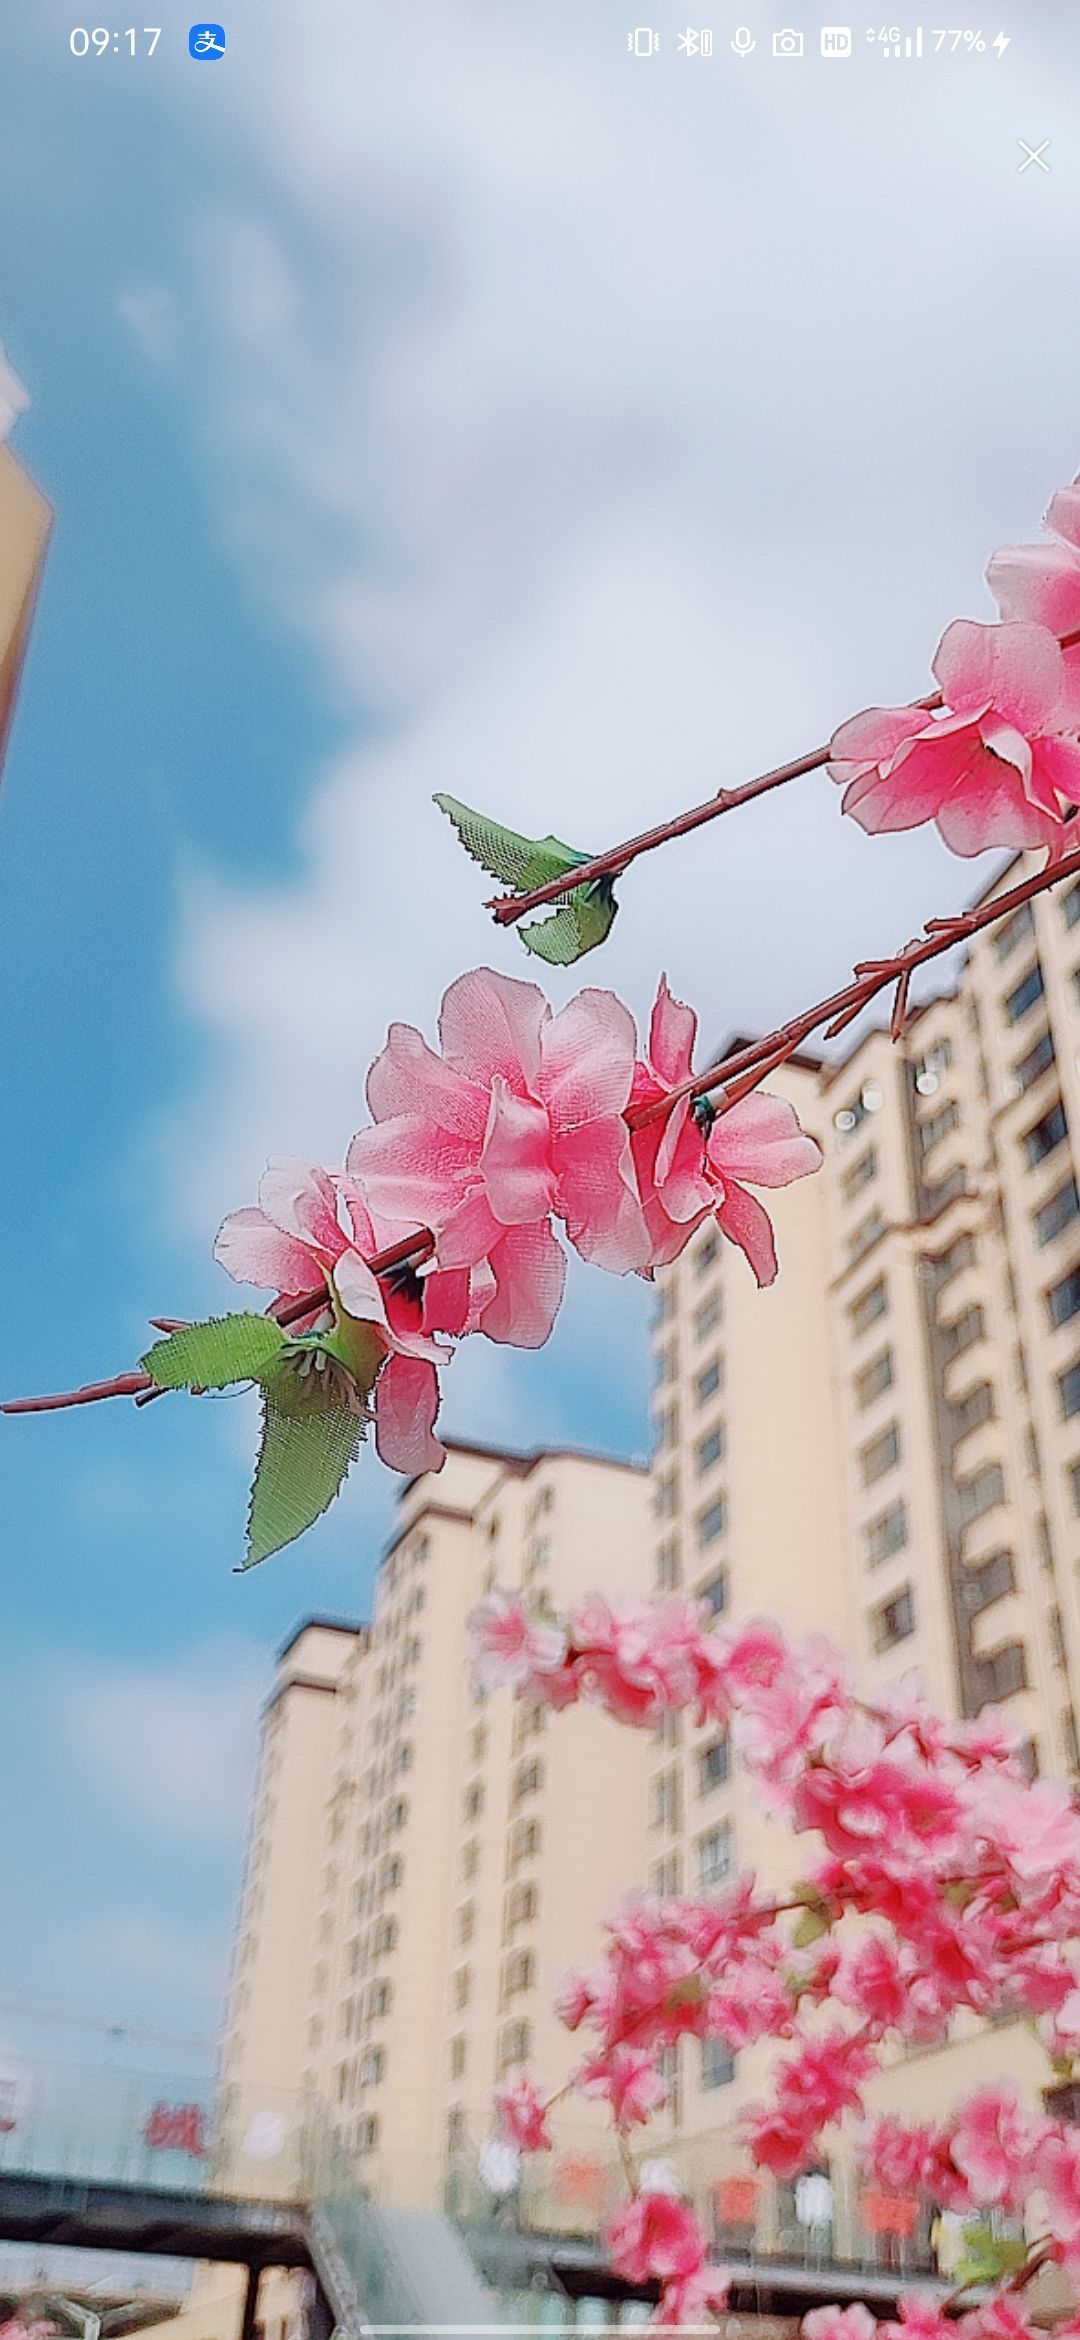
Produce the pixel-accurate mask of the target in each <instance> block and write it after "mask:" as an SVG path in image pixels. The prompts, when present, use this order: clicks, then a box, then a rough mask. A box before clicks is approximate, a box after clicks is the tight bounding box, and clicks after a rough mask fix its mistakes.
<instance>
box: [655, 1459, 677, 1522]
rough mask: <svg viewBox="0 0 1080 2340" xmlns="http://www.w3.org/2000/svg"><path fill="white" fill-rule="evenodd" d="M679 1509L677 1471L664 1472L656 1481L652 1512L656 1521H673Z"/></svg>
mask: <svg viewBox="0 0 1080 2340" xmlns="http://www.w3.org/2000/svg"><path fill="white" fill-rule="evenodd" d="M678 1508H679V1474H678V1471H666V1472H665V1473H664V1475H663V1477H662V1478H659V1479H657V1481H656V1485H655V1487H654V1489H653V1510H654V1512H655V1513H656V1516H657V1519H674V1517H675V1513H676V1512H677V1511H678Z"/></svg>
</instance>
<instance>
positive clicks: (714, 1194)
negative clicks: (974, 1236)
mask: <svg viewBox="0 0 1080 2340" xmlns="http://www.w3.org/2000/svg"><path fill="white" fill-rule="evenodd" d="M696 1032H697V1018H696V1016H695V1015H694V1013H693V1011H692V1010H691V1009H690V1008H687V1007H683V1006H682V1005H681V1004H680V1003H679V1002H678V1001H677V1000H675V999H673V998H672V995H671V993H670V991H669V990H668V987H667V982H666V979H663V978H662V979H661V983H660V988H659V992H658V994H657V998H656V1003H655V1006H654V1008H653V1012H652V1019H651V1024H650V1030H649V1041H648V1048H647V1052H646V1054H645V1055H644V1056H643V1057H639V1055H638V1040H637V1033H636V1030H635V1026H634V1020H633V1017H632V1016H631V1014H630V1011H629V1009H628V1008H626V1007H624V1006H623V1004H622V1002H621V1001H620V1000H618V999H617V998H616V997H615V994H614V992H610V991H598V990H586V991H580V992H578V993H577V995H576V997H575V998H573V999H571V1000H570V1001H568V1003H567V1005H566V1006H565V1007H563V1008H560V1009H559V1011H558V1013H557V1014H553V1013H552V1011H551V1009H550V1007H549V1006H548V1004H547V1001H546V1000H545V998H544V995H543V993H542V992H541V991H540V990H539V989H538V988H537V986H536V984H534V983H523V982H519V981H517V980H515V979H513V978H511V977H509V976H505V975H498V974H494V973H493V972H492V971H491V970H490V969H487V968H478V969H476V970H474V972H473V973H472V974H469V975H462V976H460V977H459V978H458V980H457V982H456V983H452V984H451V986H450V989H449V991H448V992H447V993H446V995H445V998H444V1000H443V1003H442V1010H441V1014H440V1018H439V1041H440V1046H439V1049H438V1051H436V1050H434V1049H432V1048H430V1047H429V1046H428V1044H427V1042H426V1041H425V1039H424V1037H423V1035H422V1034H421V1033H420V1032H418V1031H416V1030H415V1029H414V1027H413V1026H412V1025H411V1024H393V1025H391V1027H390V1034H389V1038H388V1040H387V1044H386V1047H385V1049H384V1050H383V1052H382V1054H381V1055H380V1056H378V1057H377V1058H376V1060H375V1063H374V1064H373V1065H372V1067H371V1070H370V1072H369V1074H368V1082H367V1098H368V1105H369V1107H370V1110H371V1123H370V1125H369V1126H368V1127H367V1128H365V1129H362V1130H361V1131H359V1133H358V1134H357V1136H356V1137H354V1138H353V1140H352V1143H351V1145H350V1147H349V1151H348V1155H347V1158H346V1164H345V1168H344V1170H343V1171H335V1172H331V1171H327V1170H323V1169H320V1168H317V1167H313V1166H311V1165H308V1164H305V1163H289V1162H286V1163H278V1164H275V1165H273V1166H272V1167H271V1169H270V1170H268V1172H267V1173H266V1176H265V1177H264V1179H263V1181H262V1185H261V1187H260V1190H259V1201H258V1205H257V1206H256V1207H255V1208H252V1209H248V1210H240V1211H234V1212H233V1213H232V1214H231V1216H230V1217H229V1218H227V1219H226V1220H225V1223H224V1225H223V1226H222V1228H221V1231H220V1233H219V1235H218V1239H217V1246H216V1257H217V1258H218V1260H219V1261H220V1262H221V1264H222V1266H224V1267H226V1268H227V1269H228V1271H229V1273H230V1275H232V1276H235V1277H236V1278H237V1279H238V1280H239V1281H240V1282H243V1283H250V1284H257V1285H261V1286H263V1287H265V1288H269V1289H270V1290H271V1291H273V1292H274V1293H275V1294H276V1297H277V1299H278V1300H279V1301H285V1302H289V1301H295V1300H297V1299H299V1298H300V1297H301V1296H302V1295H303V1294H305V1293H307V1292H310V1291H313V1290H315V1289H317V1288H318V1287H319V1286H320V1285H323V1284H325V1285H326V1287H327V1290H328V1293H329V1306H328V1308H327V1309H324V1310H321V1311H319V1312H318V1313H313V1314H312V1315H311V1316H310V1317H309V1318H308V1319H307V1320H306V1323H307V1329H320V1330H322V1329H324V1328H325V1327H326V1326H328V1325H332V1326H333V1328H334V1330H335V1338H336V1342H337V1347H338V1351H339V1354H340V1356H341V1361H342V1362H343V1363H344V1364H346V1365H347V1366H349V1367H350V1368H351V1369H352V1371H353V1374H354V1379H355V1381H356V1384H357V1387H358V1391H359V1396H360V1400H361V1401H362V1402H363V1403H364V1404H365V1405H370V1407H371V1410H372V1411H373V1413H374V1419H375V1436H376V1443H377V1446H378V1451H379V1454H380V1456H381V1457H382V1460H383V1461H384V1462H387V1463H389V1464H390V1465H391V1467H392V1468H394V1469H396V1470H400V1471H406V1472H415V1471H428V1470H437V1469H438V1468H439V1466H440V1464H441V1462H442V1461H443V1459H444V1449H443V1448H442V1446H441V1445H440V1444H439V1441H438V1439H437V1438H436V1436H435V1429H434V1425H435V1419H436V1415H437V1413H438V1407H439V1385H438V1379H437V1369H438V1367H439V1366H440V1365H441V1364H443V1363H445V1362H446V1361H447V1360H448V1358H449V1356H450V1354H451V1352H452V1346H453V1344H454V1342H455V1341H457V1340H459V1339H461V1338H463V1337H464V1336H465V1335H466V1334H469V1333H476V1332H479V1333H485V1334H486V1335H487V1337H488V1339H489V1340H494V1341H508V1342H511V1343H513V1344H514V1345H516V1346H517V1347H520V1348H536V1347H539V1346H540V1345H541V1344H542V1343H543V1342H544V1341H546V1340H547V1338H548V1336H549V1334H550V1333H551V1330H552V1327H553V1325H554V1322H555V1318H556V1315H557V1314H558V1310H559V1305H560V1302H561V1300H562V1295H563V1287H564V1283H565V1279H566V1252H565V1250H564V1248H563V1245H562V1243H561V1242H560V1240H559V1237H558V1235H557V1234H556V1231H555V1230H556V1227H557V1226H558V1227H561V1228H562V1230H563V1231H564V1233H565V1235H566V1237H567V1239H568V1240H569V1242H570V1243H571V1245H572V1246H573V1248H574V1249H575V1250H576V1251H577V1252H579V1253H580V1254H581V1256H582V1257H583V1258H584V1259H587V1260H591V1261H593V1262H594V1263H595V1264H596V1265H597V1266H599V1267H604V1268H608V1269H609V1270H611V1271H612V1272H613V1273H615V1274H619V1275H628V1274H638V1275H644V1276H651V1274H652V1273H653V1271H654V1269H655V1268H656V1267H657V1266H660V1265H662V1264H663V1263H665V1262H667V1261H669V1260H671V1259H674V1258H675V1257H676V1255H677V1253H678V1252H679V1251H681V1250H682V1248H683V1245H684V1244H685V1243H687V1242H688V1241H689V1239H690V1237H691V1235H692V1234H693V1233H694V1232H695V1230H696V1229H697V1228H698V1227H700V1226H701V1225H702V1223H703V1221H705V1220H706V1219H708V1218H713V1219H715V1221H716V1223H717V1225H718V1226H719V1227H720V1229H721V1230H722V1232H723V1233H724V1234H725V1235H726V1236H727V1237H728V1238H729V1239H730V1241H731V1242H732V1243H734V1244H735V1245H737V1246H738V1248H739V1249H740V1250H741V1251H743V1252H744V1253H745V1255H746V1257H747V1259H748V1260H749V1262H750V1265H751V1267H752V1269H753V1271H754V1274H755V1276H756V1278H757V1280H758V1282H759V1284H767V1283H770V1282H771V1281H772V1279H773V1277H774V1276H775V1275H776V1272H777V1260H776V1247H775V1243H774V1240H773V1230H772V1225H771V1222H770V1219H769V1216H768V1213H767V1211H766V1210H765V1208H764V1206H763V1204H762V1203H761V1202H759V1201H758V1199H757V1197H756V1196H755V1195H753V1194H752V1193H751V1192H750V1188H751V1186H761V1187H764V1188H766V1189H768V1188H770V1187H780V1186H787V1185H790V1183H791V1182H792V1180H794V1179H797V1178H803V1177H805V1176H806V1175H807V1173H808V1172H810V1171H813V1170H816V1169H817V1168H818V1167H819V1164H820V1161H821V1155H820V1151H819V1148H818V1146H817V1145H816V1143H815V1142H814V1140H813V1139H812V1138H809V1137H807V1136H806V1135H805V1134H804V1133H803V1131H802V1130H801V1129H800V1127H799V1122H798V1118H797V1116H796V1113H795V1111H794V1108H793V1107H792V1106H791V1105H789V1104H787V1103H786V1101H785V1100H784V1099H783V1098H780V1097H773V1096H767V1095H753V1096H747V1097H744V1098H742V1099H741V1100H740V1101H739V1102H737V1103H736V1104H734V1105H733V1106H731V1107H730V1109H729V1110H727V1111H725V1112H723V1113H721V1114H719V1115H716V1114H714V1113H713V1112H712V1109H711V1108H709V1107H705V1108H700V1109H698V1110H695V1109H694V1108H693V1107H692V1105H691V1103H690V1100H689V1099H688V1098H685V1097H684V1098H679V1099H677V1100H676V1102H675V1103H674V1104H673V1105H671V1106H670V1107H668V1106H667V1103H666V1101H667V1100H668V1099H669V1098H670V1097H671V1096H672V1093H673V1092H674V1091H676V1090H677V1089H678V1088H679V1087H680V1085H681V1084H682V1083H683V1082H685V1081H686V1080H688V1079H689V1078H690V1075H691V1060H692V1054H693V1047H694V1041H695V1037H696ZM650 1106H658V1107H659V1108H660V1109H661V1110H660V1111H659V1112H658V1114H657V1116H656V1118H655V1119H653V1120H650V1121H640V1122H638V1123H637V1124H635V1126H633V1127H632V1126H631V1124H630V1121H628V1119H627V1114H628V1112H629V1111H630V1109H631V1108H632V1107H633V1108H637V1107H641V1108H643V1109H647V1108H648V1107H650ZM418 1232H426V1234H427V1236H428V1238H429V1242H430V1257H429V1258H428V1259H427V1260H426V1261H425V1262H424V1263H422V1264H421V1265H420V1266H419V1268H411V1267H409V1266H403V1267H402V1268H400V1269H398V1270H396V1271H393V1272H391V1273H390V1274H388V1275H384V1276H381V1277H380V1276H376V1275H373V1274H372V1272H371V1268H370V1266H369V1264H368V1262H369V1261H370V1260H371V1259H372V1258H373V1257H375V1256H376V1255H378V1254H379V1253H380V1252H382V1251H385V1250H390V1249H393V1248H394V1247H395V1246H398V1245H400V1244H402V1243H407V1242H408V1239H409V1238H410V1237H412V1236H415V1235H417V1233H418Z"/></svg>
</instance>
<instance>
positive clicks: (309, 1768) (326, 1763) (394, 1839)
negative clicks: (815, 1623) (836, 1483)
mask: <svg viewBox="0 0 1080 2340" xmlns="http://www.w3.org/2000/svg"><path fill="white" fill-rule="evenodd" d="M649 1506H650V1482H649V1475H648V1472H647V1470H646V1468H645V1467H644V1466H643V1465H639V1466H633V1465H630V1464H626V1463H621V1462H610V1461H605V1460H603V1459H601V1458H600V1457H598V1456H594V1455H587V1454H576V1453H566V1452H542V1453H538V1454H528V1455H526V1454H516V1453H508V1452H505V1451H501V1450H494V1449H491V1448H483V1447H470V1446H468V1445H464V1444H456V1443H455V1444H453V1445H452V1446H451V1448H450V1452H449V1455H448V1459H447V1462H446V1465H445V1468H444V1469H443V1471H442V1472H440V1473H439V1474H438V1475H437V1476H431V1475H427V1476H424V1477H421V1478H418V1479H416V1480H414V1481H412V1482H411V1483H410V1484H409V1485H408V1486H407V1487H406V1488H405V1489H404V1492H403V1494H402V1498H401V1503H400V1507H399V1519H398V1526H397V1530H396V1533H395V1535H394V1537H393V1539H392V1542H391V1544H390V1546H389V1548H388V1550H387V1552H386V1554H385V1556H384V1558H383V1561H382V1564H381V1566H380V1569H379V1573H378V1579H377V1585H376V1593H375V1603H374V1616H373V1621H372V1624H371V1627H370V1630H364V1631H361V1630H358V1629H357V1628H354V1627H342V1626H338V1625H334V1624H326V1623H325V1622H323V1621H319V1620H316V1621H314V1622H313V1623H311V1624H309V1625H308V1626H306V1627H304V1628H302V1629H301V1630H300V1632H299V1633H298V1634H297V1635H296V1636H294V1638H293V1640H292V1641H291V1642H290V1644H289V1645H288V1647H287V1649H286V1650H285V1651H284V1652H283V1653H282V1658H281V1661H280V1663H281V1672H280V1676H279V1681H278V1685H277V1687H276V1689H275V1691H274V1694H273V1696H272V1698H271V1700H270V1704H269V1707H268V1709H267V1717H266V1724H265V1729H264V1745H263V1756H262V1765H261V1770H260V1786H259V1792H258V1795H257V1798H256V1807H255V1820H254V1828H253V1834H252V1840H251V1849H250V1854H249V1861H248V1873H247V1877H246V1880H245V1886H244V1896H243V1902H242V1908H241V1918H240V1925H239V1929H238V1934H237V1940H236V1946H235V1955H234V1965H233V1979H232V1985H231V1990H230V2000H229V2010H228V2020H227V2025H226V2033H225V2041H224V2048H223V2061H222V2081H223V2095H224V2102H225V2104H226V2105H228V2104H229V2103H230V2102H231V2101H233V2098H234V2096H235V2095H236V2094H237V2093H238V2094H239V2096H240V2097H241V2098H242V2099H243V2100H244V2101H247V2099H248V2098H249V2097H251V2096H252V2092H253V2091H254V2093H256V2094H257V2093H258V2087H259V2085H261V2086H262V2087H263V2093H264V2095H265V2094H266V2082H267V2077H268V2076H272V2078H273V2082H274V2088H276V2089H278V2091H279V2092H280V2091H281V2089H283V2088H284V2089H285V2090H286V2092H288V2090H289V2089H291V2091H292V2093H293V2095H294V2097H295V2098H296V2099H297V2100H298V2101H303V2102H305V2103H309V2104H311V2103H315V2102H320V2103H321V2104H322V2105H324V2106H325V2107H326V2108H327V2110H328V2114H329V2117H330V2118H331V2119H332V2121H333V2124H334V2126H335V2128H336V2129H337V2130H338V2132H339V2133H340V2135H341V2136H342V2137H343V2138H344V2139H345V2140H346V2142H347V2145H348V2147H349V2149H350V2151H351V2153H352V2155H353V2156H354V2158H355V2163H356V2168H357V2174H358V2176H359V2177H360V2179H361V2180H362V2182H363V2183H364V2184H366V2185H368V2186H370V2187H371V2189H372V2190H373V2191H374V2192H375V2193H376V2194H377V2195H378V2196H379V2198H380V2199H382V2200H384V2201H386V2202H388V2203H391V2204H407V2205H412V2206H420V2205H423V2204H425V2203H429V2202H435V2201H437V2200H438V2199H439V2196H440V2193H441V2190H442V2186H443V2182H444V2177H445V2172H446V2169H447V2166H448V2164H450V2163H451V2162H453V2161H455V2160H456V2159H458V2158H460V2157H468V2156H469V2155H470V2154H471V2153H475V2150H476V2148H477V2147H478V2146H479V2145H480V2144H481V2143H482V2141H483V2139H484V2138H485V2137H486V2136H487V2135H488V2134H489V2132H490V2127H491V2105H492V2092H493V2089H494V2086H495V2083H496V2081H497V2080H498V2078H499V2077H500V2075H501V2074H502V2073H504V2072H505V2071H506V2070H508V2069H509V2068H510V2067H511V2066H512V2065H515V2064H519V2063H521V2062H524V2061H527V2062H529V2063H530V2065H531V2066H532V2067H533V2068H534V2069H536V2070H537V2071H538V2072H541V2073H543V2074H545V2076H548V2077H550V2080H551V2084H552V2085H553V2086H555V2085H558V2083H559V2082H560V2081H561V2080H562V2079H563V2078H564V2077H565V2075H566V2072H567V2070H568V2068H569V2064H570V2061H571V2043H570V2042H569V2041H568V2039H567V2036H566V2034H565V2032H564V2031H563V2030H562V2027H561V2026H560V2025H559V2023H558V2022H557V2020H556V2018H555V2016H554V2014H553V2012H552V1998H553V1994H554V1987H555V1983H556V1980H557V1976H558V1973H559V1971H560V1969H561V1968H562V1967H564V1966H566V1965H568V1964H570V1963H572V1962H574V1961H576V1960H582V1959H584V1960H586V1961H587V1960H588V1959H589V1958H590V1957H593V1956H595V1953H596V1950H597V1948H598V1927H599V1924H600V1921H601V1919H602V1918H603V1917H604V1916H605V1915H606V1914H607V1913H608V1912H609V1911H610V1909H611V1908H612V1907H613V1906H614V1905H615V1903H616V1902H617V1901H618V1899H619V1898H620V1896H621V1895H622V1893H623V1892H624V1891H625V1890H626V1887H627V1885H628V1884H630V1883H632V1882H633V1881H635V1880H636V1879H639V1878H640V1877H641V1876H642V1874H643V1873H644V1870H645V1865H646V1844H647V1835H648V1828H647V1793H648V1776H649V1770H650V1765H651V1749H650V1747H649V1745H648V1742H647V1741H645V1740H644V1739H638V1738H631V1739H630V1741H629V1743H627V1736H626V1734H625V1733H622V1732H618V1731H616V1730H614V1729H613V1727H612V1726H611V1724H610V1723H609V1722H608V1721H607V1720H606V1718H605V1717H603V1716H602V1715H600V1714H598V1713H597V1712H595V1711H594V1710H592V1709H588V1710H585V1711H582V1712H577V1711H575V1712H573V1713H571V1714H569V1715H567V1716H564V1717H561V1718H559V1720H558V1721H557V1722H555V1723H554V1724H553V1723H552V1720H551V1718H550V1717H549V1716H547V1715H546V1714H544V1713H542V1712H539V1711H536V1712H534V1711H531V1710H528V1709H525V1708H522V1707H518V1706H515V1705H514V1703H513V1702H512V1701H511V1700H509V1699H507V1698H505V1697H498V1698H488V1697H486V1696H485V1695H484V1694H482V1693H481V1692H480V1691H478V1690H477V1689H476V1688H475V1686H474V1684H473V1681H472V1678H471V1673H470V1669H469V1666H468V1663H467V1655H466V1618H467V1616H468V1613H469V1610H470V1609H471V1608H472V1607H473V1606H474V1604H475V1603H476V1602H477V1601H478V1600H480V1599H481V1598H482V1596H483V1594H484V1593H485V1592H487V1591H489V1590H490V1589H491V1588H492V1587H493V1586H494V1585H496V1584H499V1585H515V1586H525V1587H526V1588H527V1589H528V1592H529V1594H530V1596H531V1597H532V1599H533V1600H534V1601H535V1602H536V1603H537V1605H539V1606H541V1607H550V1608H553V1609H559V1608H561V1607H563V1606H564V1605H565V1604H566V1603H567V1602H569V1601H572V1600H575V1599H577V1598H579V1597H580V1596H581V1595H582V1594H583V1593H585V1592H587V1591H589V1590H591V1589H592V1588H593V1587H594V1586H595V1585H597V1584H602V1585H604V1586H605V1587H609V1588H610V1587H618V1586H622V1587H624V1588H625V1589H626V1590H628V1591H630V1592H633V1593H636V1594H641V1593H643V1592H645V1591H646V1590H647V1589H648V1584H649V1578H650V1574H651V1566H652V1560H651V1537H650V1533H649ZM328 1693H329V1694H328ZM289 1878H291V1888H288V1887H286V1890H285V1892H284V1894H282V1892H281V1891H280V1890H279V1881H281V1882H283V1881H284V1880H286V1879H289ZM272 2010H273V2011H274V2012H271V2011H272ZM268 2033H272V2034H273V2038H272V2039H271V2037H270V2036H268ZM270 2093H271V2094H273V2090H271V2092H270ZM267 2101H269V2099H267ZM592 2109H593V2108H590V2107H585V2108H583V2117H582V2123H581V2126H582V2127H583V2128H584V2129H588V2128H589V2126H590V2121H589V2115H590V2113H591V2111H592ZM596 2109H597V2122H596V2126H597V2128H599V2126H600V2125H601V2123H600V2115H599V2108H596Z"/></svg>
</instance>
